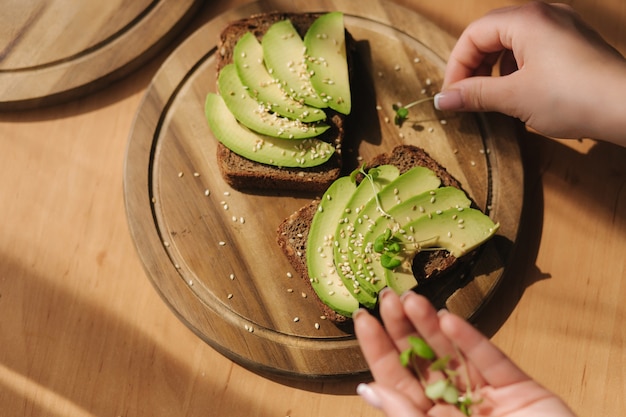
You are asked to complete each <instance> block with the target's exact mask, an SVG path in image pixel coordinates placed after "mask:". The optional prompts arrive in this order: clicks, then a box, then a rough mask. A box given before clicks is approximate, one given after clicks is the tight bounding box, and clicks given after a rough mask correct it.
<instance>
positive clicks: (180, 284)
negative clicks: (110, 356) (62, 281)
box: [124, 0, 523, 378]
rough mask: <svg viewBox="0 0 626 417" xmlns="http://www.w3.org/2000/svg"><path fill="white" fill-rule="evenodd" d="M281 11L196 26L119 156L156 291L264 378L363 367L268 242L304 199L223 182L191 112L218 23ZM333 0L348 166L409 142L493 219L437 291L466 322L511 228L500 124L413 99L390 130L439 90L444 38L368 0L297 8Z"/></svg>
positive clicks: (512, 189) (515, 168)
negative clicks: (350, 40)
mask: <svg viewBox="0 0 626 417" xmlns="http://www.w3.org/2000/svg"><path fill="white" fill-rule="evenodd" d="M357 3H358V4H357ZM291 7H292V6H291V2H290V1H288V0H285V1H282V0H281V1H273V2H260V3H253V4H250V5H247V6H245V7H243V8H241V9H237V10H232V11H230V12H228V13H226V14H224V15H222V16H220V17H218V18H216V19H214V20H213V21H211V22H208V23H206V24H205V25H204V26H202V27H201V28H200V29H199V30H198V31H197V32H196V33H195V34H193V35H192V36H191V37H190V38H188V39H187V40H186V41H185V42H184V43H183V44H182V45H181V46H180V47H179V48H178V49H177V50H176V51H175V52H174V53H173V54H172V55H171V56H170V58H169V59H168V60H167V61H166V62H165V64H164V65H163V67H162V68H161V69H160V71H159V72H158V73H157V75H156V76H155V78H154V80H153V83H152V85H151V86H150V88H149V90H148V92H147V94H146V96H145V98H144V101H143V103H142V105H141V108H140V109H139V113H138V115H137V119H136V122H135V124H134V127H133V130H132V132H131V135H130V141H129V146H128V153H127V156H126V165H125V184H124V185H125V198H126V204H127V212H128V218H129V224H130V230H131V233H132V236H133V239H134V241H135V243H136V246H137V250H138V252H139V256H140V257H141V259H142V261H143V263H144V265H145V268H146V271H147V274H148V276H149V277H150V279H151V280H152V281H153V283H154V285H155V287H156V289H157V290H158V291H159V292H160V294H161V295H162V297H163V298H164V300H165V301H166V302H167V303H168V304H169V305H170V306H171V308H172V310H173V311H174V312H175V313H176V314H177V315H178V316H179V317H180V319H181V320H182V321H183V322H185V323H186V324H187V325H188V326H189V327H190V328H191V329H193V331H194V332H196V333H197V334H198V335H199V336H200V337H201V338H203V339H204V340H205V341H206V342H207V343H209V344H210V345H211V346H213V347H214V348H215V349H217V350H218V351H220V352H222V353H223V354H225V355H226V356H228V357H229V358H232V359H233V360H235V361H237V362H238V363H240V364H243V365H244V366H247V367H250V368H251V369H254V370H255V371H258V372H263V373H265V372H269V373H272V374H278V375H284V376H290V377H298V378H316V377H339V376H348V375H357V374H362V373H365V372H367V365H366V363H365V361H364V360H363V358H362V356H361V353H360V349H359V346H358V343H357V341H356V340H355V338H354V336H353V334H352V333H351V332H350V331H347V330H342V329H340V328H338V327H335V326H334V325H333V324H332V323H330V322H328V321H325V320H323V319H322V318H320V313H319V310H318V308H317V306H316V305H315V302H314V300H313V297H312V296H311V294H308V293H307V290H306V287H305V285H304V283H303V282H302V280H300V279H299V278H298V277H295V276H290V275H291V273H292V272H293V271H292V268H291V267H290V266H289V263H288V262H287V260H286V259H285V257H284V256H283V255H282V253H281V252H280V250H279V248H278V246H277V245H276V242H275V236H276V234H275V233H276V232H275V231H276V228H277V226H278V224H279V223H280V222H281V221H282V220H283V219H284V218H285V217H287V216H288V215H289V214H291V213H292V212H294V211H295V210H297V209H298V208H300V207H301V206H302V205H304V204H306V203H307V202H309V201H310V200H311V199H312V198H313V197H315V196H312V195H309V196H293V195H289V194H286V193H282V194H281V193H277V194H274V195H268V194H257V193H251V192H248V193H243V192H239V191H236V190H233V189H231V188H230V187H228V186H227V185H226V184H225V182H224V181H223V180H222V178H221V176H220V173H219V170H218V168H217V165H216V160H215V148H216V141H215V139H214V138H213V136H212V134H211V131H210V130H209V128H208V127H207V124H206V121H205V119H204V115H203V103H204V98H205V96H206V94H207V93H208V92H209V91H215V54H216V43H217V41H218V35H219V32H220V31H221V29H222V28H223V27H225V26H226V25H227V24H228V23H229V22H231V21H233V20H235V19H238V18H242V17H247V16H249V15H251V14H254V13H258V12H263V11H272V10H282V11H291ZM334 9H338V10H342V11H343V12H344V13H345V23H346V27H347V28H348V30H349V31H350V32H351V33H352V35H353V36H354V37H355V38H356V39H357V41H359V51H360V52H359V57H360V58H359V60H360V62H361V63H360V64H358V72H359V73H360V74H362V76H361V78H362V80H361V81H359V82H360V84H359V86H358V87H357V88H355V90H357V91H356V92H355V100H354V102H356V103H358V104H357V106H356V108H355V110H354V112H353V117H354V118H355V119H356V122H355V123H353V127H352V128H351V129H352V130H351V131H350V136H351V138H352V139H351V140H352V141H353V142H351V143H348V144H347V145H346V146H345V147H344V154H345V156H346V160H347V162H348V165H349V166H357V165H358V164H359V163H360V159H359V158H361V157H362V158H364V159H368V158H371V157H372V156H374V155H376V154H378V153H380V152H383V151H387V150H390V149H392V148H393V147H394V146H395V145H397V144H400V143H410V144H415V145H418V146H421V147H423V148H424V149H426V150H427V151H428V152H429V153H430V154H431V155H432V156H433V157H434V158H436V159H437V160H438V161H439V162H440V163H442V164H443V165H444V166H446V167H447V168H448V170H449V171H450V172H451V173H452V174H453V175H454V176H455V177H456V178H457V179H459V180H460V181H461V183H462V184H463V187H464V188H465V189H466V190H467V191H468V192H469V193H470V195H471V196H472V198H473V199H474V200H475V201H476V202H478V204H479V205H480V206H481V208H482V209H483V210H485V211H487V212H488V213H489V214H490V215H491V216H492V217H493V218H494V219H495V220H496V221H498V222H500V225H501V228H500V232H499V235H498V236H497V237H496V238H495V239H494V240H492V241H491V242H490V243H489V244H487V245H486V246H485V247H484V248H483V250H482V252H481V254H480V257H479V259H478V262H477V264H476V266H475V268H474V269H473V271H472V272H471V274H470V276H468V277H466V278H465V279H458V280H455V281H454V285H453V286H452V287H450V286H448V288H446V290H445V291H438V292H436V294H435V295H436V296H435V298H438V299H439V301H437V302H438V303H441V304H443V305H446V306H447V307H448V308H449V309H450V310H451V311H453V312H455V313H458V314H460V315H462V316H464V317H467V318H472V317H474V316H475V315H476V314H477V312H478V311H479V310H480V308H481V306H483V304H484V302H485V301H486V300H488V299H489V297H490V296H491V294H492V292H493V290H494V288H495V287H496V286H497V284H498V282H499V281H500V279H501V277H502V275H503V272H504V270H505V267H506V263H507V261H508V259H509V256H510V253H511V251H512V245H513V243H514V242H515V239H516V235H517V226H518V221H519V217H520V212H521V205H522V193H523V186H522V177H523V175H522V174H523V173H522V165H521V161H520V155H519V150H518V146H517V142H516V138H515V135H514V133H513V130H512V126H511V124H510V123H509V122H510V121H509V120H508V119H506V118H502V117H496V116H494V115H481V116H477V115H474V114H442V113H440V112H436V111H435V110H434V108H433V106H432V104H426V105H422V106H419V107H415V108H412V109H411V118H410V120H409V121H407V122H406V123H404V125H403V126H402V128H401V129H400V128H398V126H395V125H394V123H393V121H392V120H389V119H393V111H392V105H393V103H396V102H398V101H399V102H402V103H408V102H410V101H412V100H415V99H417V98H420V97H424V96H428V95H432V94H433V93H434V92H436V91H438V89H439V88H440V85H441V81H442V76H443V70H444V67H445V58H446V57H447V55H448V53H449V51H450V49H451V47H452V45H453V43H454V40H453V39H451V38H450V37H449V36H448V35H447V34H446V33H444V32H442V31H441V30H440V29H439V28H437V27H435V26H434V25H433V24H431V23H430V22H429V21H427V20H426V19H424V18H423V17H422V16H420V15H417V14H415V13H413V12H410V11H408V10H406V9H404V8H401V7H399V6H394V5H393V4H389V3H385V2H382V1H378V0H367V1H361V2H344V1H318V0H315V1H310V2H307V6H306V8H304V9H303V8H300V9H298V10H299V11H304V10H309V11H325V10H334ZM207 193H208V195H207ZM316 323H317V324H318V325H319V326H317V325H316ZM318 327H319V328H318Z"/></svg>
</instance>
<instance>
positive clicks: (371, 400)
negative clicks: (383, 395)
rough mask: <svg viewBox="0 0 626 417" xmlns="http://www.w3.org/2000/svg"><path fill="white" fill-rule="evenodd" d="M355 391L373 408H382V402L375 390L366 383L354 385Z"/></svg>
mask: <svg viewBox="0 0 626 417" xmlns="http://www.w3.org/2000/svg"><path fill="white" fill-rule="evenodd" d="M356 393H357V394H359V395H360V396H361V398H363V399H364V400H365V402H366V403H368V404H369V405H371V406H372V407H374V408H378V409H380V408H382V406H383V404H382V401H381V400H380V397H379V396H378V394H376V391H374V390H373V389H372V387H370V386H369V385H368V384H364V383H361V384H359V385H357V387H356Z"/></svg>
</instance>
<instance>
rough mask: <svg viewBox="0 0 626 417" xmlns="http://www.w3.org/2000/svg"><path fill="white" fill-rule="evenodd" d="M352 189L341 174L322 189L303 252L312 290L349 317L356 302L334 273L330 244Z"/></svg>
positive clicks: (348, 180)
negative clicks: (327, 186)
mask: <svg viewBox="0 0 626 417" xmlns="http://www.w3.org/2000/svg"><path fill="white" fill-rule="evenodd" d="M355 189H356V184H355V183H354V182H353V181H352V180H351V179H350V178H349V177H341V178H339V179H338V180H336V181H335V182H333V184H331V186H330V187H329V188H328V190H326V192H325V193H324V195H323V196H322V199H321V200H320V203H319V206H318V209H317V212H316V213H315V216H314V217H313V221H312V222H311V227H310V229H309V236H308V238H307V253H306V261H307V270H308V272H309V279H310V280H311V286H312V287H313V290H315V293H316V294H317V296H318V297H319V298H320V300H322V301H323V302H324V303H325V304H326V305H327V306H329V307H330V308H332V309H333V310H334V311H336V312H337V313H339V314H343V315H344V316H347V317H350V316H352V313H353V312H354V311H356V309H357V308H358V307H359V302H358V301H357V299H356V298H355V297H354V296H353V294H352V292H351V291H349V290H348V289H347V288H346V287H345V286H344V283H343V282H342V280H341V278H340V277H339V275H338V274H337V270H336V269H335V265H334V263H333V246H334V233H335V228H336V225H337V223H338V222H339V219H340V218H341V217H342V216H343V215H344V209H345V207H346V204H347V203H348V200H349V199H350V197H351V196H352V194H353V193H354V190H355ZM373 301H374V302H375V301H376V300H373Z"/></svg>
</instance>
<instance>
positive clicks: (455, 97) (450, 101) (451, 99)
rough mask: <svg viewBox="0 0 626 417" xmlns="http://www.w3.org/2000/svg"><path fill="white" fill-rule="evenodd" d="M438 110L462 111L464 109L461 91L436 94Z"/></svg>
mask: <svg viewBox="0 0 626 417" xmlns="http://www.w3.org/2000/svg"><path fill="white" fill-rule="evenodd" d="M435 108H436V109H437V110H460V109H462V108H463V97H461V92H460V91H459V90H447V91H442V92H440V93H437V94H435Z"/></svg>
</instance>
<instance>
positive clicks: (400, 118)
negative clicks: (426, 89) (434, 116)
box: [393, 97, 435, 126]
mask: <svg viewBox="0 0 626 417" xmlns="http://www.w3.org/2000/svg"><path fill="white" fill-rule="evenodd" d="M434 99H435V98H434V97H427V98H423V99H420V100H415V101H413V102H411V103H409V104H407V105H406V106H401V105H399V104H394V105H393V110H394V111H395V112H396V115H395V117H394V122H395V124H397V125H398V126H402V123H404V121H405V120H406V119H408V117H409V109H410V108H411V107H413V106H417V105H418V104H422V103H425V102H427V101H431V100H434Z"/></svg>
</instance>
